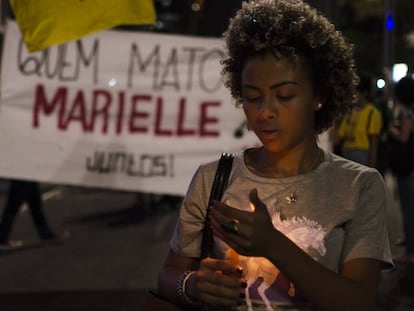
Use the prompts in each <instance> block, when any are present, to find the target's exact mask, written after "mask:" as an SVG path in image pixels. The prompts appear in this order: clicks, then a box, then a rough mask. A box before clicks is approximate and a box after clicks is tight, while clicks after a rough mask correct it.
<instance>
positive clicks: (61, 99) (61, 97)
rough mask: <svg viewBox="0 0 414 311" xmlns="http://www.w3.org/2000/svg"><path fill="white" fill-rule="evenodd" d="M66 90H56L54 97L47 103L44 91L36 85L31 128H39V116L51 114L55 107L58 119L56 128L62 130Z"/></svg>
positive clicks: (62, 88) (63, 88)
mask: <svg viewBox="0 0 414 311" xmlns="http://www.w3.org/2000/svg"><path fill="white" fill-rule="evenodd" d="M67 93H68V90H67V88H65V87H61V88H58V90H57V91H56V93H55V96H54V97H53V99H52V101H51V102H50V103H49V102H48V100H47V98H46V94H45V89H44V87H43V85H40V84H38V85H37V86H36V91H35V102H34V105H33V123H32V124H33V127H39V126H40V125H39V124H40V121H39V114H40V113H44V114H45V115H49V114H51V113H52V112H53V111H54V110H55V108H56V106H58V107H59V111H58V114H59V118H58V122H57V126H58V128H59V129H61V130H64V129H65V128H64V126H63V115H64V114H65V110H66V97H67Z"/></svg>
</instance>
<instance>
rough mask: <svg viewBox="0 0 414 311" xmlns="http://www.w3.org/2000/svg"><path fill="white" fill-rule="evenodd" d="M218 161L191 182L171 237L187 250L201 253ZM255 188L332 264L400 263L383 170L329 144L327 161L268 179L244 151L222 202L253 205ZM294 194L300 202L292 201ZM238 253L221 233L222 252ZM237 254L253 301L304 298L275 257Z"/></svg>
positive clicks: (284, 227) (294, 234)
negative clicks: (390, 236)
mask: <svg viewBox="0 0 414 311" xmlns="http://www.w3.org/2000/svg"><path fill="white" fill-rule="evenodd" d="M217 164H218V161H214V162H211V163H208V164H205V165H202V166H200V167H199V169H198V170H197V172H196V174H195V175H194V177H193V179H192V181H191V184H190V187H189V189H188V192H187V195H186V197H185V199H184V201H183V203H182V206H181V210H180V216H179V219H178V221H177V225H176V229H175V232H174V235H173V237H172V239H171V243H170V246H171V248H172V250H173V251H174V252H175V253H177V254H179V255H182V256H185V257H199V256H200V244H201V236H202V230H203V226H204V218H205V214H206V209H207V202H208V198H209V193H210V190H211V186H212V183H213V179H214V174H215V171H216V168H217ZM253 188H257V189H258V196H259V198H260V199H261V200H262V201H263V202H264V203H265V204H266V206H267V208H268V211H269V214H270V215H271V217H272V221H273V225H274V226H275V228H276V229H278V230H279V231H281V232H282V233H283V234H285V236H287V237H288V238H289V239H290V240H292V241H293V242H294V243H295V244H296V245H298V246H299V247H300V248H301V249H302V250H304V251H305V252H306V253H308V254H309V255H310V256H311V257H312V258H314V259H315V260H317V261H318V262H320V263H321V264H322V265H324V266H326V267H327V268H328V269H330V270H332V271H335V272H338V271H339V270H340V268H341V266H342V265H343V264H344V262H346V261H349V260H351V259H355V258H374V259H378V260H380V261H383V262H384V267H389V266H391V265H392V259H391V251H390V247H389V241H388V233H387V222H386V197H385V186H384V182H383V180H382V177H381V175H380V174H379V173H378V172H377V171H376V170H374V169H372V168H369V167H366V166H363V165H360V164H358V163H355V162H351V161H349V160H346V159H344V158H341V157H339V156H337V155H335V154H332V153H330V152H328V151H325V152H324V161H323V162H322V163H321V164H320V165H319V166H318V167H317V168H316V169H314V170H313V171H311V172H308V173H306V174H302V175H297V176H293V177H287V178H267V177H260V176H257V175H255V174H253V173H252V172H251V171H250V170H249V169H248V168H247V167H246V165H245V163H244V160H243V153H241V154H238V155H236V157H235V159H234V162H233V168H232V172H231V174H230V178H229V183H228V187H227V189H226V191H225V193H224V195H223V199H222V201H223V202H225V203H226V204H228V205H230V206H233V207H236V208H239V209H242V210H250V204H249V198H248V196H249V192H250V190H251V189H253ZM293 193H294V194H295V197H296V198H297V201H296V202H291V203H289V197H290V195H291V194H293ZM269 247H272V246H271V245H269ZM232 252H233V253H232ZM231 256H233V258H234V251H232V250H230V249H229V247H228V246H227V245H226V244H225V243H224V242H223V241H221V240H219V239H218V238H215V250H214V257H216V258H230V257H231ZM237 260H238V262H239V264H240V265H241V266H242V268H243V270H244V273H245V274H246V281H247V283H248V290H247V291H246V294H247V298H246V300H247V302H248V303H252V304H253V306H254V305H255V304H256V305H257V304H259V305H260V304H263V306H266V305H267V306H268V307H269V306H273V307H271V308H274V310H276V309H277V307H276V306H279V305H283V304H286V303H287V304H290V303H292V302H296V301H300V300H301V298H300V297H298V296H297V295H296V293H295V288H294V286H293V284H291V283H290V282H289V280H287V279H286V277H284V275H283V273H281V272H280V271H279V270H278V269H277V268H276V267H274V266H273V265H272V264H271V263H270V262H269V261H267V259H265V258H261V257H244V256H238V259H237ZM250 310H253V309H250ZM254 310H257V309H256V308H254Z"/></svg>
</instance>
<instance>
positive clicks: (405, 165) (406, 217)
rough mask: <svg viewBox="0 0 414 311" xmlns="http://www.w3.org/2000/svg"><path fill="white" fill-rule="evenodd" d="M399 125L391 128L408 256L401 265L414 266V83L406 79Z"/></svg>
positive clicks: (400, 86) (400, 90) (398, 92)
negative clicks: (405, 263) (413, 264)
mask: <svg viewBox="0 0 414 311" xmlns="http://www.w3.org/2000/svg"><path fill="white" fill-rule="evenodd" d="M394 94H395V99H396V110H397V111H398V113H397V117H396V119H395V122H394V123H393V124H392V125H391V126H390V127H389V131H388V135H389V148H390V154H391V156H390V167H391V170H392V172H393V174H394V176H395V177H396V181H397V189H398V196H399V201H400V207H401V214H402V220H403V229H404V239H402V240H401V241H398V244H401V245H404V247H405V254H404V256H403V257H401V258H398V260H400V261H407V262H411V263H414V112H413V108H414V79H413V78H412V77H409V76H407V77H404V78H402V79H401V80H400V81H398V82H397V84H396V85H395V88H394Z"/></svg>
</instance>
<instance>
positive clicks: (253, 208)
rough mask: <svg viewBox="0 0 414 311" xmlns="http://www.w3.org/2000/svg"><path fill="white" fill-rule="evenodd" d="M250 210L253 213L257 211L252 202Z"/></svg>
mask: <svg viewBox="0 0 414 311" xmlns="http://www.w3.org/2000/svg"><path fill="white" fill-rule="evenodd" d="M250 209H251V210H252V212H254V211H255V210H256V206H254V204H253V203H252V202H250Z"/></svg>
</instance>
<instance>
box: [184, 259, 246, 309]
mask: <svg viewBox="0 0 414 311" xmlns="http://www.w3.org/2000/svg"><path fill="white" fill-rule="evenodd" d="M242 274H243V271H242V270H241V268H240V267H238V266H236V265H234V264H232V263H231V262H230V261H228V260H219V259H213V258H205V259H203V260H202V261H201V262H200V267H199V269H198V271H196V273H194V274H193V275H192V276H191V277H190V279H189V280H188V283H187V286H186V293H187V295H188V296H189V298H190V299H192V300H195V301H199V302H202V303H205V304H207V305H210V306H216V307H234V306H238V305H240V304H242V303H243V302H244V288H245V287H246V283H245V282H244V281H243V275H242Z"/></svg>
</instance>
